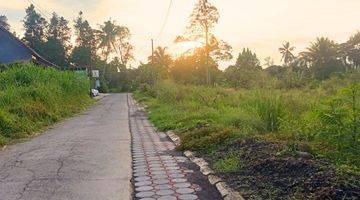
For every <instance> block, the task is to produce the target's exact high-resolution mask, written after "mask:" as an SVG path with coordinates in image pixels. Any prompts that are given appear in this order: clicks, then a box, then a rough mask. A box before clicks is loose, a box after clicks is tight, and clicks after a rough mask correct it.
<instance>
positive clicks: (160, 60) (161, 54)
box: [149, 47, 172, 78]
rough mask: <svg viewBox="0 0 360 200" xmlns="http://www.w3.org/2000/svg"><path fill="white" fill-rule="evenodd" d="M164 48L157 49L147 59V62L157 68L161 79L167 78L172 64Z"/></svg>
mask: <svg viewBox="0 0 360 200" xmlns="http://www.w3.org/2000/svg"><path fill="white" fill-rule="evenodd" d="M166 49H167V48H166V47H157V48H156V50H155V51H154V56H153V57H152V56H150V57H149V61H150V62H151V63H152V64H153V65H154V66H156V67H158V68H159V70H160V73H161V75H162V77H165V78H166V77H167V76H168V73H169V69H170V65H171V63H172V58H171V55H170V54H168V53H167V52H166Z"/></svg>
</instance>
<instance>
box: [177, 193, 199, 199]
mask: <svg viewBox="0 0 360 200" xmlns="http://www.w3.org/2000/svg"><path fill="white" fill-rule="evenodd" d="M197 198H198V197H197V196H196V195H193V194H183V195H180V196H179V199H181V200H195V199H197Z"/></svg>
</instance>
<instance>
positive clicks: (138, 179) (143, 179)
mask: <svg viewBox="0 0 360 200" xmlns="http://www.w3.org/2000/svg"><path fill="white" fill-rule="evenodd" d="M150 179H151V178H150V177H149V176H139V177H137V178H135V181H136V182H139V181H148V180H150Z"/></svg>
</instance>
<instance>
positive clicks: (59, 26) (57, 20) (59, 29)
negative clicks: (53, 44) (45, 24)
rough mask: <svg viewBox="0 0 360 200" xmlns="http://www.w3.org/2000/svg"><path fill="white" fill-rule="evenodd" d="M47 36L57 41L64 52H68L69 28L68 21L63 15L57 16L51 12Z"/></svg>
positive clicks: (69, 43)
mask: <svg viewBox="0 0 360 200" xmlns="http://www.w3.org/2000/svg"><path fill="white" fill-rule="evenodd" d="M48 38H53V39H55V40H57V41H59V43H61V45H62V47H63V48H64V49H65V50H66V52H69V50H70V49H71V42H70V39H71V28H70V27H69V21H67V20H66V19H65V18H64V17H59V16H58V15H57V14H56V13H53V16H52V18H51V19H50V24H49V29H48Z"/></svg>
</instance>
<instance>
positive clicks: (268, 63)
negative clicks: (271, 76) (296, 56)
mask: <svg viewBox="0 0 360 200" xmlns="http://www.w3.org/2000/svg"><path fill="white" fill-rule="evenodd" d="M264 62H265V63H264V65H265V66H267V67H271V66H274V59H272V58H271V57H270V56H269V57H266V58H265V59H264Z"/></svg>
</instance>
